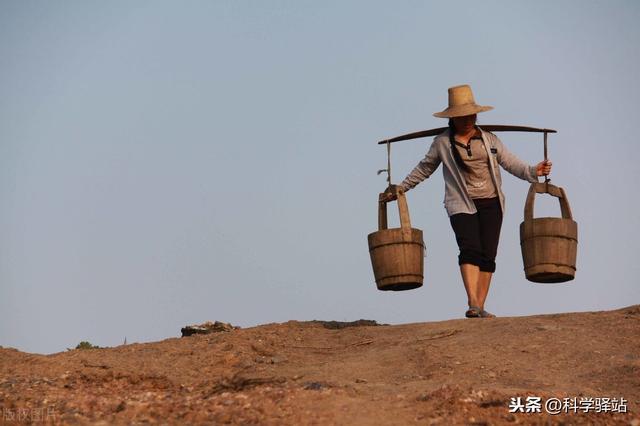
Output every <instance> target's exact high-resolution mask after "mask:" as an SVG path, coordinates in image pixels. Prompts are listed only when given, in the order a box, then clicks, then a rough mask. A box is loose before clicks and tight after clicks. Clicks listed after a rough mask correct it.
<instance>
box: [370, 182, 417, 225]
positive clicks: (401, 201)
mask: <svg viewBox="0 0 640 426" xmlns="http://www.w3.org/2000/svg"><path fill="white" fill-rule="evenodd" d="M383 195H384V193H382V194H380V197H382V196H383ZM397 201H398V210H399V212H400V227H401V228H402V230H403V231H410V230H411V219H410V218H409V206H408V205H407V198H406V197H405V195H404V192H403V191H399V192H398V193H397ZM387 228H388V223H387V202H386V201H378V230H379V231H382V230H385V229H387Z"/></svg>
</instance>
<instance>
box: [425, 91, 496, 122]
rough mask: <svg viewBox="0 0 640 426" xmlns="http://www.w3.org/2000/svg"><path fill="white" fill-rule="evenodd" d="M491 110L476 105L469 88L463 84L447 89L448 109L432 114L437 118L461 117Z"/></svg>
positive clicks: (489, 107)
mask: <svg viewBox="0 0 640 426" xmlns="http://www.w3.org/2000/svg"><path fill="white" fill-rule="evenodd" d="M492 109H493V107H491V106H482V105H478V104H476V101H475V100H474V99H473V92H472V91H471V86H469V85H468V84H463V85H460V86H454V87H450V88H449V107H448V108H447V109H445V110H444V111H442V112H436V113H434V114H433V116H434V117H439V118H451V117H462V116H464V115H471V114H477V113H479V112H484V111H489V110H492Z"/></svg>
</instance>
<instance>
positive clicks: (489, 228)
mask: <svg viewBox="0 0 640 426" xmlns="http://www.w3.org/2000/svg"><path fill="white" fill-rule="evenodd" d="M473 202H474V204H475V205H476V209H477V210H478V212H477V213H474V214H468V213H458V214H454V215H452V216H450V217H449V220H450V221H451V227H452V228H453V232H455V234H456V241H457V242H458V248H459V249H460V254H459V255H458V264H459V265H462V264H463V263H470V264H472V265H477V266H478V267H480V270H481V271H485V272H495V270H496V262H495V260H496V253H497V252H498V240H499V239H500V228H501V227H502V209H501V207H500V200H499V199H498V198H497V197H496V198H478V199H475V200H473Z"/></svg>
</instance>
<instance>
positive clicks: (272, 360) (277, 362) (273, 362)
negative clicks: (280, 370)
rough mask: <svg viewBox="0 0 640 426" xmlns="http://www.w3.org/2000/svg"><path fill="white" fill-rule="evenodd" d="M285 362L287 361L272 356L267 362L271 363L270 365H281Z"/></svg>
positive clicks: (283, 358) (280, 357)
mask: <svg viewBox="0 0 640 426" xmlns="http://www.w3.org/2000/svg"><path fill="white" fill-rule="evenodd" d="M286 361H287V359H286V358H285V357H282V356H274V357H272V358H271V359H270V360H269V362H271V364H280V363H283V362H286Z"/></svg>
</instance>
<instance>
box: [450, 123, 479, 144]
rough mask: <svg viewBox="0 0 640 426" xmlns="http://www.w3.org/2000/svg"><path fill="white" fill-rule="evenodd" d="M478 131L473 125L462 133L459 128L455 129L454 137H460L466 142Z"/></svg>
mask: <svg viewBox="0 0 640 426" xmlns="http://www.w3.org/2000/svg"><path fill="white" fill-rule="evenodd" d="M479 133H480V131H479V130H478V128H477V127H475V126H474V127H473V128H471V129H469V130H467V131H465V132H464V133H462V132H461V130H459V129H456V134H455V137H456V139H461V140H463V141H465V143H466V142H468V141H469V139H471V138H472V137H474V136H477V135H478V134H479Z"/></svg>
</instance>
